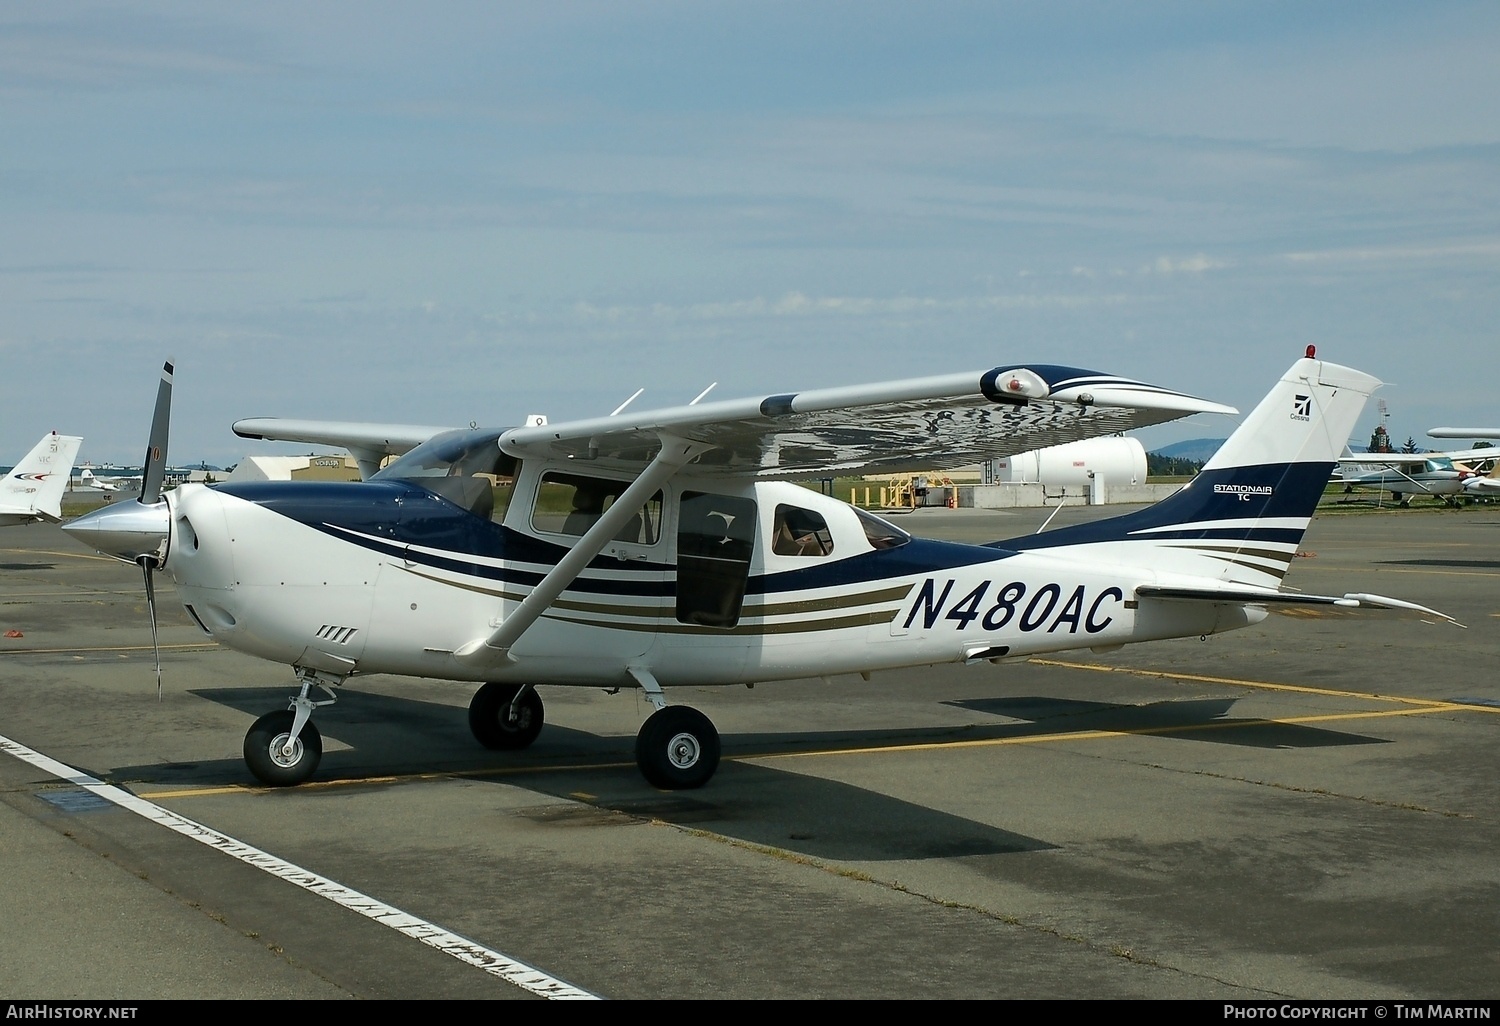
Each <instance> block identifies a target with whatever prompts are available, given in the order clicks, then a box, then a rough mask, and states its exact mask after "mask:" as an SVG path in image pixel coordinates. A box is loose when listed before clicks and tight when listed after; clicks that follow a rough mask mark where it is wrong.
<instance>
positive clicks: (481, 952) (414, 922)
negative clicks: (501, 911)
mask: <svg viewBox="0 0 1500 1026" xmlns="http://www.w3.org/2000/svg"><path fill="white" fill-rule="evenodd" d="M0 751H4V752H6V753H7V754H10V755H13V756H15V757H16V758H17V759H20V760H21V761H23V762H27V763H30V764H31V765H32V766H35V767H36V768H37V769H40V770H42V771H43V772H46V773H50V774H52V775H53V776H55V777H58V778H60V779H62V780H66V781H68V782H69V783H71V784H76V785H77V786H79V787H82V788H85V789H86V790H88V791H91V792H92V793H94V794H96V795H98V796H99V797H100V798H104V799H106V800H108V801H111V802H113V803H114V804H116V805H118V806H119V807H120V808H122V809H126V810H128V811H130V812H133V813H135V814H136V815H138V816H141V817H143V818H145V819H148V820H150V821H151V822H153V823H156V824H159V825H161V826H164V827H166V828H167V829H169V830H175V831H176V832H177V833H179V834H182V835H183V836H184V837H190V838H192V839H193V840H195V841H197V842H199V843H200V844H206V845H208V846H209V847H210V848H215V849H217V850H219V851H221V852H223V853H224V854H226V855H228V856H230V857H232V858H236V859H239V860H240V861H241V862H243V863H245V864H246V865H249V866H254V867H255V868H256V869H259V870H263V871H264V872H267V873H270V874H271V875H272V876H276V877H280V878H281V879H283V880H286V881H287V882H288V883H292V884H296V885H297V886H298V887H301V888H302V889H303V890H305V891H309V892H311V893H313V894H316V895H318V896H319V897H321V898H327V899H328V900H329V901H331V902H333V903H334V904H336V905H342V906H343V907H344V908H347V909H349V910H350V911H352V912H358V913H359V914H360V915H362V916H364V917H365V918H367V919H373V920H374V921H375V922H377V923H380V924H381V925H383V926H388V927H390V928H391V929H393V930H395V931H396V932H398V933H401V934H404V935H406V936H407V937H411V938H413V939H415V940H419V941H421V942H422V943H423V944H426V945H427V946H428V947H430V948H436V949H437V950H439V951H441V952H443V953H444V954H446V955H451V956H452V957H454V958H456V959H458V960H459V961H460V962H464V963H467V964H468V965H472V966H475V967H476V968H479V969H483V970H484V971H485V972H487V973H489V974H490V975H491V976H498V977H500V978H501V979H502V980H505V981H506V982H507V983H512V984H514V985H515V986H517V987H520V988H521V989H522V990H525V991H529V992H530V993H532V994H536V995H538V996H540V997H544V998H549V999H552V1000H575V1001H577V1000H584V1001H597V1000H599V995H597V994H591V993H589V992H588V991H586V990H583V989H581V988H579V987H575V986H573V985H572V984H570V983H565V982H563V981H562V980H559V979H557V978H555V977H552V976H548V975H547V974H546V973H544V972H542V971H541V970H540V969H537V968H535V967H534V966H529V965H527V964H526V963H524V962H518V961H517V960H515V959H513V958H511V957H510V956H509V955H505V954H502V953H501V952H499V951H494V950H491V949H490V948H487V947H485V946H483V945H482V944H478V943H476V942H474V941H471V940H469V939H468V938H467V937H460V936H459V935H458V934H456V933H451V932H449V931H448V930H445V929H443V928H442V927H440V926H437V925H435V924H433V923H429V922H427V921H426V920H425V919H418V918H417V917H416V916H414V915H410V914H408V913H406V912H403V911H401V910H400V909H399V908H395V907H394V906H392V905H387V904H386V903H385V902H383V901H378V900H376V899H375V898H372V897H370V896H369V895H367V894H361V893H360V892H359V891H356V890H351V889H350V888H348V887H345V886H344V885H343V884H341V883H337V882H336V881H333V880H330V879H328V878H327V877H325V876H319V875H318V874H317V873H313V872H310V871H308V870H306V869H303V868H301V867H300V866H295V865H293V864H292V863H290V862H287V861H285V860H283V859H279V858H277V857H276V856H275V855H272V854H270V853H269V852H264V851H261V850H260V849H259V848H256V847H253V846H251V845H248V844H245V843H244V842H243V841H237V840H235V839H234V838H233V837H230V836H229V835H228V834H222V833H220V832H219V831H217V830H214V829H211V828H210V827H206V826H204V825H203V824H202V823H195V822H193V821H192V820H190V819H187V818H185V817H183V816H179V815H177V813H175V812H171V811H169V810H167V809H164V808H162V807H161V806H160V805H155V804H153V803H151V802H148V801H146V800H145V799H144V798H139V797H137V796H136V795H133V794H131V793H130V792H129V791H126V790H125V789H123V788H120V787H116V786H115V785H113V784H106V783H104V782H103V781H101V780H96V779H95V778H93V777H91V776H89V775H88V774H87V773H84V772H82V771H80V770H76V769H74V768H73V767H71V766H68V765H66V764H64V763H61V762H58V761H57V760H56V759H51V758H48V757H47V756H45V755H43V754H42V753H40V752H37V751H34V750H32V749H30V748H27V747H26V746H25V745H23V744H20V743H19V742H16V741H12V740H11V739H10V738H8V737H5V736H4V735H0Z"/></svg>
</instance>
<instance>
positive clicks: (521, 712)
mask: <svg viewBox="0 0 1500 1026" xmlns="http://www.w3.org/2000/svg"><path fill="white" fill-rule="evenodd" d="M523 687H526V685H524V684H502V683H500V682H499V681H495V680H492V681H490V682H489V683H488V684H486V685H484V686H483V687H481V688H480V689H479V690H478V691H477V692H475V694H474V697H473V699H472V700H470V702H469V730H470V732H472V733H473V735H474V740H476V741H478V742H479V743H480V744H482V745H484V747H486V748H491V749H498V750H504V751H515V750H517V749H520V748H525V747H527V746H528V745H530V744H531V743H532V742H533V741H535V740H536V738H537V735H538V734H540V733H541V732H542V718H543V717H542V697H541V696H540V695H538V694H537V693H536V689H535V688H532V687H526V693H525V694H524V695H522V696H521V700H520V701H519V702H516V710H515V716H514V718H512V717H511V708H510V707H511V702H513V701H514V700H515V697H516V692H517V691H520V690H521V688H523Z"/></svg>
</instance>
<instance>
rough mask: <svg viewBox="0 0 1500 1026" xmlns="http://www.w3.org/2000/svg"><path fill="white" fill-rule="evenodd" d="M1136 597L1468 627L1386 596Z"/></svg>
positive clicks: (1157, 593) (1143, 593)
mask: <svg viewBox="0 0 1500 1026" xmlns="http://www.w3.org/2000/svg"><path fill="white" fill-rule="evenodd" d="M1135 593H1136V597H1137V598H1142V599H1159V600H1165V601H1169V602H1226V603H1235V604H1238V605H1259V606H1265V607H1267V608H1268V609H1273V610H1276V611H1278V612H1286V611H1291V610H1292V609H1295V608H1297V607H1304V608H1308V609H1316V610H1318V611H1319V612H1320V613H1321V614H1322V615H1337V614H1340V613H1355V612H1360V613H1367V612H1371V611H1382V612H1394V613H1405V614H1409V615H1413V616H1417V617H1420V618H1422V619H1424V620H1439V621H1442V622H1444V623H1451V624H1453V626H1455V627H1465V626H1466V625H1464V624H1461V623H1459V622H1458V621H1457V620H1455V619H1453V617H1451V616H1449V615H1448V614H1447V613H1440V612H1438V611H1437V610H1436V609H1429V608H1427V607H1426V606H1419V605H1417V604H1416V603H1415V602H1406V601H1403V600H1401V599H1393V598H1386V597H1385V596H1384V595H1366V594H1349V595H1337V596H1335V595H1302V594H1299V593H1297V592H1286V591H1271V590H1269V589H1266V590H1262V589H1259V588H1175V587H1174V588H1165V587H1157V586H1155V585H1145V586H1142V587H1139V588H1137V589H1136V590H1135Z"/></svg>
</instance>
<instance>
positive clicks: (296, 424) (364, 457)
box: [234, 417, 450, 480]
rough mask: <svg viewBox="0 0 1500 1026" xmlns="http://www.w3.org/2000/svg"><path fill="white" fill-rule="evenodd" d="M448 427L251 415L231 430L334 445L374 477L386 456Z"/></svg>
mask: <svg viewBox="0 0 1500 1026" xmlns="http://www.w3.org/2000/svg"><path fill="white" fill-rule="evenodd" d="M448 430H450V429H449V428H446V427H432V426H427V425H419V424H374V423H351V422H343V421H336V420H289V419H284V418H280V417H252V418H250V419H248V420H239V421H235V424H234V433H235V434H237V435H239V436H240V437H241V438H256V439H261V440H263V441H267V442H309V443H312V444H314V445H336V446H339V447H340V448H343V449H345V450H347V451H348V453H349V455H350V456H353V457H354V459H355V461H356V462H357V463H358V464H359V476H360V477H361V478H364V479H367V480H368V479H369V478H371V477H373V476H375V473H376V471H378V470H379V469H380V464H381V463H382V462H384V461H385V459H386V458H387V457H390V456H401V455H403V454H405V453H408V452H410V451H411V450H412V449H415V448H416V447H417V446H419V445H421V444H422V443H423V442H425V441H427V440H428V439H429V438H431V437H433V436H434V435H437V434H440V433H442V432H444V431H448Z"/></svg>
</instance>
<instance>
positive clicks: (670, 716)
mask: <svg viewBox="0 0 1500 1026" xmlns="http://www.w3.org/2000/svg"><path fill="white" fill-rule="evenodd" d="M635 764H636V765H637V766H639V767H640V769H641V775H642V776H644V777H645V778H646V782H647V783H649V784H650V785H651V786H652V787H657V788H660V789H661V790H663V791H688V790H691V789H693V788H695V787H702V786H703V785H704V784H706V783H708V780H709V778H710V777H712V776H713V775H714V770H716V769H718V768H719V732H718V730H716V729H715V728H714V725H713V724H712V723H710V722H709V719H708V717H707V716H704V715H703V714H702V713H701V712H699V711H698V710H697V709H691V708H689V707H688V706H685V705H669V706H667V707H666V708H665V709H658V710H657V711H656V712H654V713H652V714H651V716H650V717H649V718H647V720H646V722H645V723H643V724H642V725H641V732H640V733H639V734H637V735H636V738H635Z"/></svg>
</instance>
